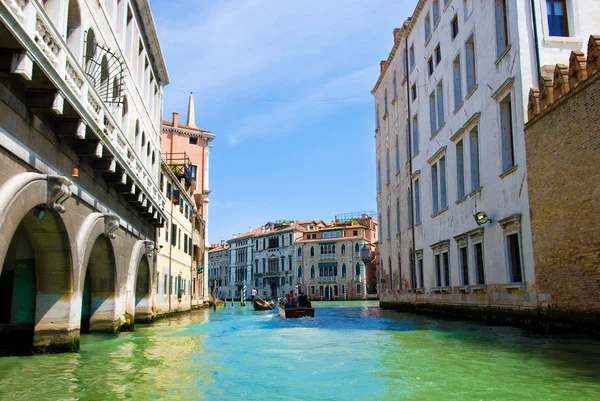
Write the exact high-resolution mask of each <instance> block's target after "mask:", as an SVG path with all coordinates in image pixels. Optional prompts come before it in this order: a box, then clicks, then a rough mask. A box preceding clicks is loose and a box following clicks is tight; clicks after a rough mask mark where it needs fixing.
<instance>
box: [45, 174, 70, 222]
mask: <svg viewBox="0 0 600 401" xmlns="http://www.w3.org/2000/svg"><path fill="white" fill-rule="evenodd" d="M47 181H48V189H47V201H46V207H48V209H50V210H54V211H55V212H58V213H64V212H65V211H66V208H65V207H64V206H63V203H64V202H65V201H66V200H67V199H69V197H70V196H71V189H70V188H69V186H70V185H71V180H69V179H68V178H67V177H65V176H64V175H49V176H48V178H47Z"/></svg>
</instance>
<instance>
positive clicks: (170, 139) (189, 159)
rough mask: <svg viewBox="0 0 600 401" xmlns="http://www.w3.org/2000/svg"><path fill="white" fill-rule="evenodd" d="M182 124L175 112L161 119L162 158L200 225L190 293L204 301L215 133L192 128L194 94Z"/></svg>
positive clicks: (206, 280)
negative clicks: (185, 193) (179, 182)
mask: <svg viewBox="0 0 600 401" xmlns="http://www.w3.org/2000/svg"><path fill="white" fill-rule="evenodd" d="M187 117H188V118H187V122H186V124H180V123H179V114H178V113H173V118H172V121H163V122H162V144H161V149H162V157H163V159H164V160H165V161H166V163H167V164H168V165H169V166H172V169H173V170H174V171H175V172H176V175H177V177H179V178H182V179H183V180H184V182H185V185H186V187H189V188H190V190H191V196H192V198H193V201H194V203H193V205H194V207H195V209H196V210H197V211H198V215H199V218H200V220H201V221H202V223H203V224H201V226H198V227H197V229H198V230H200V229H202V230H203V231H199V235H198V236H197V238H198V241H194V242H193V247H194V249H193V254H194V258H195V260H196V259H197V260H198V263H197V269H196V272H195V273H194V274H193V276H194V277H193V282H198V283H199V285H198V286H197V287H196V289H195V290H194V292H193V294H192V296H193V299H194V300H196V301H198V302H199V301H201V300H202V301H206V300H207V299H208V298H207V297H208V294H209V290H208V273H205V272H204V267H205V266H208V252H205V251H204V250H205V249H208V248H209V247H210V243H209V242H208V203H209V195H210V189H209V187H208V178H209V174H208V173H209V166H208V162H209V153H210V148H211V147H212V145H210V142H211V141H212V140H213V139H214V138H215V135H214V134H213V133H211V132H210V131H206V130H203V129H200V128H198V127H196V122H195V112H194V96H193V95H190V98H189V104H188V116H187Z"/></svg>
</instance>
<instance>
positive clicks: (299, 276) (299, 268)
mask: <svg viewBox="0 0 600 401" xmlns="http://www.w3.org/2000/svg"><path fill="white" fill-rule="evenodd" d="M298 278H302V268H301V267H298Z"/></svg>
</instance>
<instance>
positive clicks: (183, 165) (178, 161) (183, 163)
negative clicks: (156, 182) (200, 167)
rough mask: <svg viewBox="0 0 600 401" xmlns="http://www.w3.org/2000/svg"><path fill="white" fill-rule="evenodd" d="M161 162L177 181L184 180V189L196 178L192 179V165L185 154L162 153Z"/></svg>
mask: <svg viewBox="0 0 600 401" xmlns="http://www.w3.org/2000/svg"><path fill="white" fill-rule="evenodd" d="M163 160H164V161H165V163H167V166H169V169H171V172H172V173H173V174H174V175H175V177H177V179H179V180H181V179H182V178H183V179H184V180H185V186H186V187H189V186H191V185H192V180H194V179H196V177H192V163H191V162H190V158H189V157H188V155H187V153H185V152H181V153H163Z"/></svg>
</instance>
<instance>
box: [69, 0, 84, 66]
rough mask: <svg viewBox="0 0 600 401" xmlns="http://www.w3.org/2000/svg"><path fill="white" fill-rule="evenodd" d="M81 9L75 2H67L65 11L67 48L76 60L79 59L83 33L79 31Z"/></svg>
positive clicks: (75, 0) (74, 0)
mask: <svg viewBox="0 0 600 401" xmlns="http://www.w3.org/2000/svg"><path fill="white" fill-rule="evenodd" d="M81 29H82V27H81V9H80V7H79V2H78V1H77V0H69V6H68V11H67V35H66V38H67V47H68V48H69V50H71V53H73V55H74V56H75V58H76V59H77V60H79V57H81V53H82V51H81V50H82V47H83V40H82V39H83V33H82V31H81Z"/></svg>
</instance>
